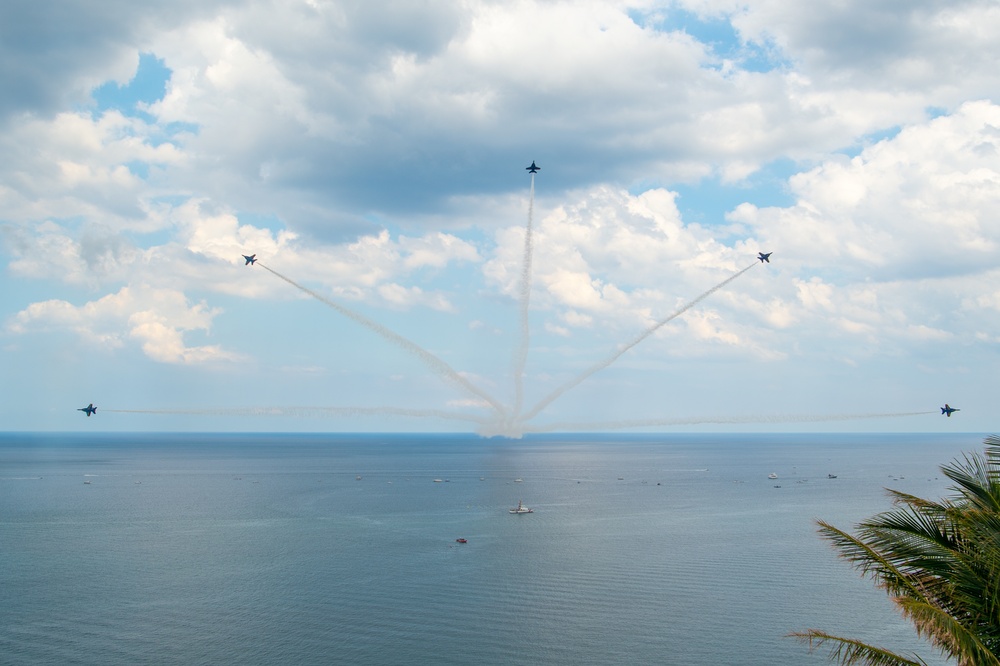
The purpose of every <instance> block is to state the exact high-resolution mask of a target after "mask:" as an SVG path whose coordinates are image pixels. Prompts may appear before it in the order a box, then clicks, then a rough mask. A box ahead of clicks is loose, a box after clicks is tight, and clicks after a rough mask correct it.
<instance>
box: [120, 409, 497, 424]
mask: <svg viewBox="0 0 1000 666" xmlns="http://www.w3.org/2000/svg"><path fill="white" fill-rule="evenodd" d="M101 412H111V413H115V414H159V415H166V416H177V415H184V416H294V417H315V416H411V417H419V418H438V419H445V420H449V421H470V422H472V423H478V424H481V425H485V424H486V423H488V419H486V418H485V417H481V416H474V415H471V414H463V413H461V412H449V411H444V410H437V409H404V408H399V407H239V408H226V407H220V408H209V409H103V408H102V409H101Z"/></svg>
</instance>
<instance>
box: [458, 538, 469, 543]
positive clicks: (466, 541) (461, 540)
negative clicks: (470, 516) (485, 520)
mask: <svg viewBox="0 0 1000 666" xmlns="http://www.w3.org/2000/svg"><path fill="white" fill-rule="evenodd" d="M455 543H469V540H468V539H463V538H458V539H455Z"/></svg>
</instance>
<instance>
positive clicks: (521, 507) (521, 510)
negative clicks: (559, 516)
mask: <svg viewBox="0 0 1000 666" xmlns="http://www.w3.org/2000/svg"><path fill="white" fill-rule="evenodd" d="M508 511H510V512H511V513H514V514H517V515H521V514H522V513H534V512H535V510H534V509H529V508H528V507H526V506H524V505H523V504H521V500H517V508H516V509H508Z"/></svg>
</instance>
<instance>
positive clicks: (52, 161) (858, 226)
mask: <svg viewBox="0 0 1000 666" xmlns="http://www.w3.org/2000/svg"><path fill="white" fill-rule="evenodd" d="M997 34H1000V6H998V5H997V4H996V3H995V2H992V0H981V1H980V0H956V1H954V2H950V3H940V2H931V1H929V0H906V1H905V2H904V1H900V0H840V1H838V2H830V3H819V4H817V3H798V2H791V1H790V0H741V1H739V2H736V1H734V0H674V1H664V2H660V1H656V0H635V1H632V2H628V1H622V2H618V1H612V0H607V1H600V0H593V1H576V0H574V1H571V2H561V1H558V0H514V1H509V0H504V1H502V2H500V1H495V0H461V1H456V0H386V1H385V2H380V3H369V2H365V1H362V0H337V1H332V2H326V1H323V0H245V1H238V2H237V1H220V0H198V1H197V2H194V1H190V0H170V1H169V2H156V1H151V2H144V3H134V2H125V1H122V0H113V1H108V2H101V3H92V2H84V1H83V0H59V1H57V2H49V3H39V2H34V1H33V0H12V1H10V2H5V3H2V5H0V63H2V65H0V88H2V90H3V91H4V94H3V95H0V155H2V156H3V159H2V160H0V271H2V272H0V280H2V285H3V288H2V289H0V359H2V360H0V363H2V368H0V369H2V373H3V378H4V381H3V383H2V385H0V386H2V389H0V390H2V396H0V397H2V400H0V418H2V419H3V425H2V426H0V429H3V430H12V431H21V430H27V431H32V430H53V431H63V430H70V431H78V430H104V431H217V430H225V431H228V430H236V431H347V432H362V431H364V432H382V431H385V432H388V431H404V432H405V431H431V432H434V431H458V432H478V433H481V434H483V435H504V436H511V437H517V436H520V435H523V434H526V433H532V432H548V431H592V430H599V431H605V430H607V431H625V432H633V431H640V432H641V431H664V432H688V431H695V432H698V431H754V432H759V431H782V432H788V431H792V432H796V431H810V432H812V431H823V432H827V431H829V432H840V431H843V432H865V431H872V432H886V431H898V432H938V431H961V432H983V433H985V432H996V427H995V421H994V418H993V416H994V414H995V408H996V404H997V401H996V397H997V389H996V385H997V377H1000V363H998V355H1000V223H998V216H1000V73H998V72H997V68H996V63H997V62H998V61H1000V42H998V41H997V40H996V39H995V36H996V35H997ZM532 161H535V162H536V163H537V165H538V166H539V167H541V170H540V171H539V172H538V173H537V174H535V175H532V174H530V173H529V172H528V171H527V170H526V167H527V166H528V165H529V164H531V163H532ZM758 252H771V253H773V254H772V256H771V257H770V262H769V263H764V262H761V261H758V260H757V253H758ZM242 255H256V259H257V263H255V264H252V265H247V264H246V262H245V261H244V259H243V258H242ZM946 402H947V403H950V404H951V405H952V406H955V407H959V408H960V409H961V411H960V412H957V413H955V414H954V415H953V416H952V417H951V418H946V417H944V416H942V415H941V413H940V407H941V406H943V405H944V404H945V403H946ZM90 403H93V404H94V405H95V406H97V408H98V412H97V414H96V415H94V416H92V417H87V416H85V415H84V414H83V413H81V412H78V411H76V410H77V409H78V408H80V407H85V406H86V405H88V404H90Z"/></svg>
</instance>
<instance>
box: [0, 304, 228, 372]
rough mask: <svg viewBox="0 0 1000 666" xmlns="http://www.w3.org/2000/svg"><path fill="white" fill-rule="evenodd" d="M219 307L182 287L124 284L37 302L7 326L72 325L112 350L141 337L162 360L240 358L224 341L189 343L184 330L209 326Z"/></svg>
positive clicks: (147, 350)
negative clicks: (82, 297)
mask: <svg viewBox="0 0 1000 666" xmlns="http://www.w3.org/2000/svg"><path fill="white" fill-rule="evenodd" d="M218 314H219V310H217V309H212V308H209V307H207V306H206V305H205V303H198V304H194V305H191V304H190V303H189V302H188V300H187V298H185V296H184V295H183V294H181V293H179V292H176V291H171V290H163V289H143V288H138V289H133V288H128V287H126V288H122V289H121V290H120V291H118V292H117V293H115V294H109V295H107V296H104V297H102V298H100V299H98V300H96V301H91V302H89V303H85V304H84V305H81V306H76V305H73V304H71V303H69V302H67V301H63V300H49V301H43V302H39V303H33V304H31V305H30V306H28V307H27V308H25V309H24V310H22V311H20V312H18V313H17V314H16V315H14V317H13V318H12V319H11V320H10V322H9V323H8V325H7V330H8V332H9V333H12V334H15V335H24V334H27V333H31V332H33V331H46V330H59V329H67V330H71V331H73V332H74V333H76V334H77V335H78V336H80V337H81V338H82V339H83V340H84V341H85V342H87V343H88V344H90V343H92V344H97V345H100V346H103V347H105V348H109V349H115V348H120V347H123V346H126V345H127V344H129V343H130V342H137V343H138V344H139V345H140V346H141V349H142V351H143V353H144V354H145V355H146V356H148V357H149V358H150V359H152V360H154V361H157V362H160V363H173V364H196V363H205V362H210V361H211V362H215V361H236V360H239V359H240V357H239V356H238V355H237V354H234V353H232V352H228V351H226V350H224V349H223V348H222V347H220V346H218V345H209V346H195V347H192V346H188V345H186V344H185V342H184V334H185V333H187V332H191V331H208V330H209V329H210V327H211V323H212V320H213V319H214V318H215V317H216V316H217V315H218Z"/></svg>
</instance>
